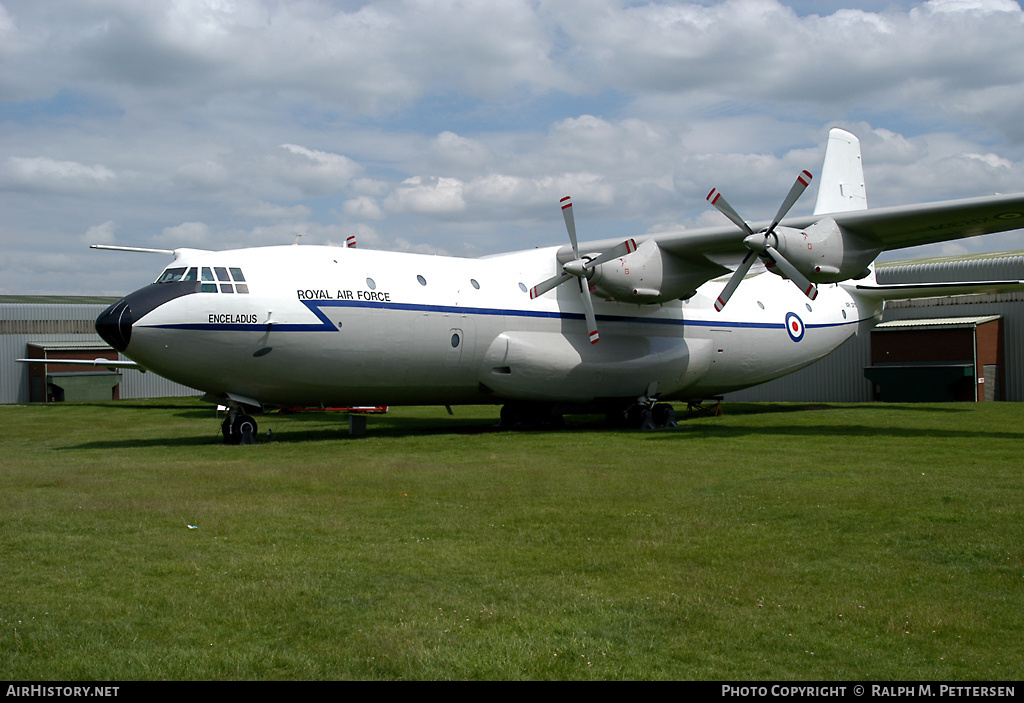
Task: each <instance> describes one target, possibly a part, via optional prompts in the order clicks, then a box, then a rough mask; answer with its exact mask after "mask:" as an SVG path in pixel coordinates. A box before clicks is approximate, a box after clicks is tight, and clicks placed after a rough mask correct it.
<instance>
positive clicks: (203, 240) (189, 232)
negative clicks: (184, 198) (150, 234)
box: [153, 222, 211, 248]
mask: <svg viewBox="0 0 1024 703" xmlns="http://www.w3.org/2000/svg"><path fill="white" fill-rule="evenodd" d="M153 242H154V243H155V244H161V245H164V246H169V247H173V248H178V247H201V248H205V247H209V246H210V244H211V237H210V228H209V227H208V226H207V225H206V224H205V223H203V222H183V223H181V224H180V225H175V226H174V227H165V228H164V230H163V232H162V233H161V234H160V235H159V236H156V237H154V238H153Z"/></svg>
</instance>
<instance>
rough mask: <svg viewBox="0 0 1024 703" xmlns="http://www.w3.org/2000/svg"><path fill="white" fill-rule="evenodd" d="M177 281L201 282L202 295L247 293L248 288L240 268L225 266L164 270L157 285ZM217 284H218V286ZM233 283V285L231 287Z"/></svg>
mask: <svg viewBox="0 0 1024 703" xmlns="http://www.w3.org/2000/svg"><path fill="white" fill-rule="evenodd" d="M177 281H184V282H195V281H202V285H201V286H200V288H199V290H200V291H201V292H203V293H217V292H221V293H248V292H249V286H248V284H246V283H244V282H243V281H245V276H243V275H242V269H240V268H228V267H226V266H203V267H201V268H200V267H198V266H193V267H191V268H186V267H184V266H181V267H178V266H176V267H174V268H169V269H165V270H164V272H163V273H161V274H160V277H159V278H158V279H157V280H156V282H157V283H176V282H177ZM218 282H220V284H219V285H218ZM232 282H234V285H232Z"/></svg>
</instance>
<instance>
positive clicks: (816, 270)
mask: <svg viewBox="0 0 1024 703" xmlns="http://www.w3.org/2000/svg"><path fill="white" fill-rule="evenodd" d="M774 236H775V238H776V239H777V244H776V245H775V248H776V249H777V250H778V251H779V253H780V254H782V256H784V257H785V258H786V260H787V261H789V263H791V264H793V266H795V267H796V269H797V270H798V271H800V273H802V274H804V275H805V276H807V279H808V280H810V281H812V282H814V283H838V282H839V281H845V280H848V279H851V278H860V277H862V275H863V273H864V271H865V269H866V268H867V266H868V265H869V264H870V263H871V262H872V261H874V260H875V257H877V256H878V255H879V254H880V253H881V251H882V248H881V247H879V246H873V245H871V244H869V243H868V242H866V241H864V240H863V239H861V238H860V237H857V236H856V235H854V234H853V233H851V232H849V231H848V230H845V229H843V228H842V227H840V226H839V225H838V224H837V223H836V221H835V220H833V219H832V218H831V217H826V218H825V219H823V220H818V221H817V222H815V223H814V224H813V225H811V226H810V227H808V228H807V229H804V230H799V229H792V228H790V227H777V228H776V229H775V232H774ZM769 270H771V271H772V272H773V273H779V272H778V271H777V270H776V269H775V267H769Z"/></svg>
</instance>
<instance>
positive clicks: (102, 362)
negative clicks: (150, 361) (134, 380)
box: [15, 359, 146, 371]
mask: <svg viewBox="0 0 1024 703" xmlns="http://www.w3.org/2000/svg"><path fill="white" fill-rule="evenodd" d="M15 361H17V362H19V363H22V364H58V365H60V366H103V367H105V368H108V369H138V370H139V371H145V370H146V369H145V368H144V367H142V366H139V365H138V364H137V363H135V362H134V361H111V360H109V359H15Z"/></svg>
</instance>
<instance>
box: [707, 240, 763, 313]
mask: <svg viewBox="0 0 1024 703" xmlns="http://www.w3.org/2000/svg"><path fill="white" fill-rule="evenodd" d="M756 257H757V253H756V252H755V251H754V250H753V249H751V250H750V251H748V252H747V255H746V256H744V257H743V261H742V262H741V263H740V265H739V266H737V267H736V270H735V271H734V272H733V274H732V278H730V279H729V282H728V283H726V284H725V288H723V289H722V294H721V295H719V296H718V300H716V301H715V310H717V311H718V312H722V308H724V307H725V304H726V303H728V302H729V298H731V297H732V294H733V293H735V292H736V288H737V287H739V285H740V281H742V280H743V277H744V276H746V275H747V271H749V270H750V267H751V266H752V265H753V264H754V259H755V258H756Z"/></svg>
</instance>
